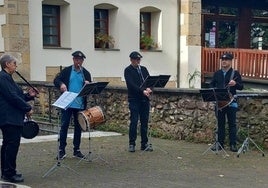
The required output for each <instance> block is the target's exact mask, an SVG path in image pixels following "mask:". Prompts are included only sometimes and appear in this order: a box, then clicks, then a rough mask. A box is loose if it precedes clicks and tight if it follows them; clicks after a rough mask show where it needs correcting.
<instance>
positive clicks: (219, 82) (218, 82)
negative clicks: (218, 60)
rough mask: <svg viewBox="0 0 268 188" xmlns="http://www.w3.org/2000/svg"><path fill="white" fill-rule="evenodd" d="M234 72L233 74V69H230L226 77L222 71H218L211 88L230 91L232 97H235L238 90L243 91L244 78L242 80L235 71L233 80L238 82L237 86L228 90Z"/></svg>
mask: <svg viewBox="0 0 268 188" xmlns="http://www.w3.org/2000/svg"><path fill="white" fill-rule="evenodd" d="M232 72H233V68H230V69H229V70H228V71H227V73H226V75H225V77H224V75H223V72H222V70H218V71H216V72H215V73H214V75H213V77H212V80H211V82H210V87H212V88H220V89H229V91H230V93H231V94H232V95H235V94H236V90H242V89H243V88H244V86H243V83H242V78H241V75H240V73H239V72H238V71H236V70H234V76H233V80H235V81H236V85H235V86H231V87H230V88H228V83H229V82H230V77H231V75H232Z"/></svg>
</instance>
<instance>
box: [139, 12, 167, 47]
mask: <svg viewBox="0 0 268 188" xmlns="http://www.w3.org/2000/svg"><path fill="white" fill-rule="evenodd" d="M161 23H162V18H161V11H160V10H159V9H157V8H155V7H144V8H142V9H140V49H146V50H152V49H159V48H160V46H161V39H162V37H161V34H162V32H161V29H162V24H161Z"/></svg>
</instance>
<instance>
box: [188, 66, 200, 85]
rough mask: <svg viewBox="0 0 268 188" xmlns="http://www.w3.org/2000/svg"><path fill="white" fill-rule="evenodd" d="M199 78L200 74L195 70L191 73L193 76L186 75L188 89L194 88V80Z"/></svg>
mask: <svg viewBox="0 0 268 188" xmlns="http://www.w3.org/2000/svg"><path fill="white" fill-rule="evenodd" d="M200 76H201V72H200V71H197V70H195V71H194V72H193V74H191V73H188V83H189V87H190V88H194V84H195V81H196V78H197V77H200Z"/></svg>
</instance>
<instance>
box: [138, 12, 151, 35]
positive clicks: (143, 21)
mask: <svg viewBox="0 0 268 188" xmlns="http://www.w3.org/2000/svg"><path fill="white" fill-rule="evenodd" d="M140 28H141V29H140V36H146V35H147V36H151V13H150V12H142V13H141V14H140Z"/></svg>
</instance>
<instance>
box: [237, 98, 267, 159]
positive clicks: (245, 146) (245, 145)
mask: <svg viewBox="0 0 268 188" xmlns="http://www.w3.org/2000/svg"><path fill="white" fill-rule="evenodd" d="M240 96H241V95H240ZM244 96H245V97H246V101H247V103H246V104H248V99H249V98H250V97H256V96H258V94H257V95H256V94H244ZM237 97H239V95H237ZM249 122H250V116H249V115H248V116H247V137H246V139H245V140H244V141H243V143H242V145H241V147H240V148H239V149H238V151H237V155H236V156H237V157H239V155H240V153H242V152H243V153H245V152H246V151H249V145H250V143H252V144H253V145H254V146H255V147H256V148H257V149H258V150H259V151H260V152H261V153H262V156H263V157H264V156H265V154H264V151H263V150H262V149H261V148H260V147H259V146H258V145H257V144H256V143H255V142H254V140H253V139H252V138H250V136H249V129H250V124H249Z"/></svg>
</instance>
